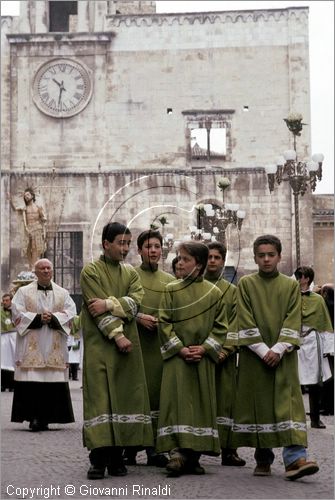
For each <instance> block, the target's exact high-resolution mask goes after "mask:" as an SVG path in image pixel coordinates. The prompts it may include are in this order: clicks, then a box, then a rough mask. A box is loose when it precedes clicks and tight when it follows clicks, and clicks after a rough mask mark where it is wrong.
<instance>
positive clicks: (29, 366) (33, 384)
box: [11, 259, 76, 432]
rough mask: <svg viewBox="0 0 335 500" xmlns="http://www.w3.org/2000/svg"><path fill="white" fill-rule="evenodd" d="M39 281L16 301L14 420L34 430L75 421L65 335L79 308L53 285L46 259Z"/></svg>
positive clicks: (40, 264) (39, 264) (39, 263)
mask: <svg viewBox="0 0 335 500" xmlns="http://www.w3.org/2000/svg"><path fill="white" fill-rule="evenodd" d="M35 274H36V277H37V280H36V281H34V282H32V283H30V284H29V285H27V286H23V287H21V288H19V290H18V291H17V292H16V294H15V296H14V298H13V302H12V310H13V320H14V322H15V325H16V330H17V340H16V353H15V364H16V366H15V374H14V397H13V406H12V415H11V421H12V422H23V421H25V420H27V421H29V422H30V425H29V428H30V429H31V430H32V431H34V432H36V431H40V430H47V429H48V424H49V423H69V422H74V416H73V409H72V403H71V396H70V391H69V384H68V349H67V337H68V335H69V334H70V325H71V320H72V318H73V317H74V316H75V315H76V306H75V303H74V301H73V300H72V298H71V297H70V294H69V292H68V291H67V290H65V289H64V288H62V287H60V286H58V285H57V284H56V283H54V282H53V281H52V276H53V266H52V263H51V262H50V261H49V260H48V259H40V260H38V261H37V262H36V264H35Z"/></svg>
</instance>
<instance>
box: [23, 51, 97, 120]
mask: <svg viewBox="0 0 335 500" xmlns="http://www.w3.org/2000/svg"><path fill="white" fill-rule="evenodd" d="M91 95H92V81H91V77H90V70H89V69H88V68H87V67H86V66H84V65H83V64H82V63H79V62H77V61H73V60H72V59H65V58H62V59H60V58H58V59H53V60H52V61H49V62H47V63H46V64H43V65H42V66H41V67H40V68H39V69H38V71H37V73H36V75H35V78H34V81H33V100H34V103H35V104H36V106H37V107H38V109H40V110H41V111H42V112H43V113H45V114H47V115H49V116H53V117H56V118H68V117H70V116H73V115H76V114H77V113H79V112H80V111H82V110H83V109H84V108H85V107H86V106H87V104H88V102H89V100H90V99H91Z"/></svg>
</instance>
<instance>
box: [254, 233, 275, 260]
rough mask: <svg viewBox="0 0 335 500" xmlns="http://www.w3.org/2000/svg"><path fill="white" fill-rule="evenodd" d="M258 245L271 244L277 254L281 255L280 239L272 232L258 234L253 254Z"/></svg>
mask: <svg viewBox="0 0 335 500" xmlns="http://www.w3.org/2000/svg"><path fill="white" fill-rule="evenodd" d="M260 245H273V246H274V247H275V249H276V250H277V252H278V255H281V241H280V239H279V238H277V236H274V235H273V234H264V235H263V236H258V238H256V239H255V241H254V255H256V252H257V249H258V247H259V246H260Z"/></svg>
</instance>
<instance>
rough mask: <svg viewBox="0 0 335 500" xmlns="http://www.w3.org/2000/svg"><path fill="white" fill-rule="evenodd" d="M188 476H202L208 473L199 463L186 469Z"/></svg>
mask: <svg viewBox="0 0 335 500" xmlns="http://www.w3.org/2000/svg"><path fill="white" fill-rule="evenodd" d="M185 473H186V474H195V475H196V476H202V475H203V474H206V471H205V469H204V468H203V467H201V465H200V464H199V462H198V463H196V464H194V465H191V466H189V467H186V469H185Z"/></svg>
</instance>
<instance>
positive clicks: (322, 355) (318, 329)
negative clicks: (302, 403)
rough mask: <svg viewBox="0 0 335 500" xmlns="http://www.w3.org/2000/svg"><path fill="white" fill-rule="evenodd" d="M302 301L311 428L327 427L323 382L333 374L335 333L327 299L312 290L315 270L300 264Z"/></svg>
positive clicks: (302, 373)
mask: <svg viewBox="0 0 335 500" xmlns="http://www.w3.org/2000/svg"><path fill="white" fill-rule="evenodd" d="M294 275H295V277H296V279H297V280H298V281H299V284H300V291H301V301H302V309H301V310H302V344H301V347H300V349H299V352H298V368H299V379H300V384H301V385H306V386H307V387H308V398H309V412H310V417H311V427H314V428H316V429H325V428H326V426H325V424H324V423H323V422H322V421H321V420H320V404H321V396H322V384H323V382H325V381H327V380H329V379H330V378H331V376H332V372H331V368H330V365H329V359H328V357H327V354H331V353H332V354H334V332H333V327H332V323H331V319H330V316H329V312H328V309H327V306H326V303H325V301H324V300H323V298H322V297H321V295H319V294H318V293H314V292H312V291H310V286H311V283H312V282H313V280H314V270H313V269H312V268H311V267H309V266H300V267H298V268H297V269H296V270H295V271H294Z"/></svg>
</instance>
